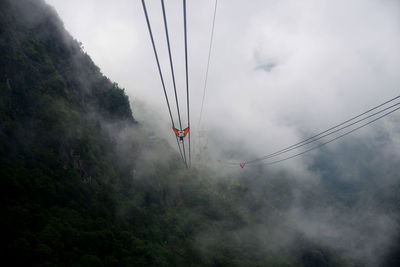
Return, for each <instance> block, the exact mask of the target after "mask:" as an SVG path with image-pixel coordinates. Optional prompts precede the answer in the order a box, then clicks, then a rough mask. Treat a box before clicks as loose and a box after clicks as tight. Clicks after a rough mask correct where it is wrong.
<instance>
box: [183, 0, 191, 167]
mask: <svg viewBox="0 0 400 267" xmlns="http://www.w3.org/2000/svg"><path fill="white" fill-rule="evenodd" d="M183 27H184V32H185V68H186V102H187V104H186V106H187V117H188V127H189V136H188V138H189V167H190V166H191V164H192V155H191V150H190V132H191V129H190V108H189V71H188V48H187V47H188V45H187V24H186V0H183Z"/></svg>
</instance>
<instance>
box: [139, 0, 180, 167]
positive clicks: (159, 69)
mask: <svg viewBox="0 0 400 267" xmlns="http://www.w3.org/2000/svg"><path fill="white" fill-rule="evenodd" d="M142 6H143V11H144V15H145V17H146V22H147V28H148V30H149V35H150V39H151V44H152V46H153V52H154V56H155V58H156V62H157V68H158V73H159V74H160V79H161V84H162V87H163V90H164V95H165V100H166V101H167V106H168V112H169V116H170V118H171V123H172V126H173V127H175V123H174V119H173V116H172V112H171V107H170V104H169V100H168V95H167V91H166V89H165V82H164V77H163V74H162V71H161V66H160V61H159V58H158V54H157V49H156V45H155V42H154V38H153V32H152V30H151V25H150V20H149V16H148V13H147V8H146V3H145V1H144V0H142ZM175 93H176V92H175ZM178 112H179V109H178ZM179 122H180V118H179ZM181 129H182V126H181ZM176 142H177V144H178V148H179V153H180V155H181V157H182V160H183V162H184V163H185V164H186V157H184V154H182V149H181V146H180V144H179V141H178V137H177V136H176ZM183 149H184V147H183Z"/></svg>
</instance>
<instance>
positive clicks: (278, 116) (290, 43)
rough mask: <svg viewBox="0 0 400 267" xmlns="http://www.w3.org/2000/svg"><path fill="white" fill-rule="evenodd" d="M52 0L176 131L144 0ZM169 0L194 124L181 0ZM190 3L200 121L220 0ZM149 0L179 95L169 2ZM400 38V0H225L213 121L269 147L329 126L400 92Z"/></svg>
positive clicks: (134, 94)
mask: <svg viewBox="0 0 400 267" xmlns="http://www.w3.org/2000/svg"><path fill="white" fill-rule="evenodd" d="M46 1H47V2H48V3H49V4H51V5H53V6H54V7H55V8H56V10H57V12H58V13H59V15H60V17H61V19H62V20H63V21H64V23H65V26H66V28H67V30H68V31H69V32H70V33H71V34H72V35H73V36H74V37H75V38H76V39H78V40H79V41H81V42H82V43H83V45H84V47H85V51H87V53H88V54H89V55H90V56H91V57H92V59H93V60H94V61H95V63H96V64H97V65H98V66H99V67H100V68H101V70H102V71H103V73H104V74H105V75H107V76H109V77H110V78H111V79H112V80H114V81H115V82H117V83H118V84H119V85H120V86H122V87H124V88H125V89H126V92H127V93H128V95H129V96H130V98H131V101H132V102H133V104H135V102H137V101H144V102H145V103H146V105H147V106H148V107H150V108H154V109H155V110H157V111H158V112H159V113H160V114H159V115H157V116H159V117H158V119H157V120H158V122H163V123H165V125H164V127H165V129H167V130H169V127H170V124H169V116H168V113H167V107H166V104H165V99H164V95H163V92H162V87H161V82H160V79H159V76H158V72H157V67H156V63H155V59H154V55H153V51H152V48H151V43H150V38H149V35H148V32H147V28H146V27H147V26H146V24H145V18H144V15H143V10H142V6H141V1H140V0H129V1H128V0H114V1H105V0H84V1H82V0H68V1H65V0H46ZM165 2H166V8H167V18H168V23H169V30H170V34H171V36H170V38H171V42H172V43H171V45H172V52H173V57H174V61H175V69H176V76H177V83H178V93H179V94H180V104H181V108H182V109H183V111H182V116H183V117H184V121H185V123H186V116H187V115H186V111H185V110H186V105H185V102H186V101H185V98H184V97H185V95H184V93H185V87H184V83H185V80H184V54H183V53H184V50H183V24H182V22H183V16H182V1H178V0H166V1H165ZM187 2H188V3H187V4H188V38H189V64H190V66H189V68H190V70H189V71H190V88H191V89H190V90H191V120H192V125H193V130H196V126H197V120H198V117H199V110H200V104H201V97H202V92H203V91H202V90H203V85H204V76H205V69H206V63H207V53H208V45H209V38H210V32H211V23H212V16H213V7H214V0H188V1H187ZM147 5H148V11H149V15H150V19H151V23H152V26H153V29H154V34H155V38H156V42H157V48H158V50H159V55H160V59H161V61H162V66H163V71H164V76H165V78H166V81H167V85H168V90H169V92H170V99H171V100H170V101H173V95H172V84H171V76H170V72H169V69H168V67H169V65H168V64H169V62H168V54H167V50H166V48H167V47H166V41H165V33H164V32H163V28H162V27H163V25H162V13H161V4H160V1H158V0H148V1H147ZM399 47H400V2H399V1H397V0H335V1H321V0H304V1H295V0H279V1H278V0H252V1H243V0H242V1H237V0H219V1H218V10H217V20H216V25H215V39H214V46H213V50H212V57H211V66H210V73H209V83H208V88H207V94H206V102H205V113H204V123H205V126H204V127H205V128H206V129H207V130H208V131H209V132H212V134H223V135H226V138H227V140H232V142H233V143H232V144H233V145H234V144H236V143H241V144H245V145H246V146H248V147H250V148H251V149H252V150H253V151H254V152H255V153H256V154H260V155H263V154H267V153H268V152H271V151H273V150H275V149H279V148H281V147H282V146H285V145H290V144H292V143H293V142H296V141H298V139H299V138H300V133H315V132H318V131H320V130H324V129H325V128H327V127H329V126H331V125H334V124H336V123H338V122H341V121H343V120H345V119H347V118H349V117H351V116H353V115H355V114H357V113H360V112H362V111H364V110H366V109H368V108H370V107H372V106H374V105H376V104H379V103H381V102H383V101H385V100H387V99H390V98H392V97H394V96H396V95H398V94H399V92H400V90H399V89H400V86H399V85H400V75H399V74H400V50H399ZM173 103H174V102H173ZM173 110H174V111H175V108H174V109H173ZM134 112H135V106H134ZM136 116H137V117H139V118H140V114H136ZM372 127H373V126H372ZM171 137H172V135H171ZM172 140H173V139H172Z"/></svg>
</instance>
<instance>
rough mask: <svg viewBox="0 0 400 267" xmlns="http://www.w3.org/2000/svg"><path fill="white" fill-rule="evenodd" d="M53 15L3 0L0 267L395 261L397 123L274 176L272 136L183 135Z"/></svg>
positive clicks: (35, 2) (399, 232)
mask: <svg viewBox="0 0 400 267" xmlns="http://www.w3.org/2000/svg"><path fill="white" fill-rule="evenodd" d="M137 2H139V1H137ZM165 2H166V4H167V5H168V4H169V2H170V1H165ZM191 2H192V1H188V4H191ZM221 2H223V1H221ZM227 2H228V1H225V3H222V4H221V6H222V7H221V9H219V11H220V10H221V12H222V10H223V8H226V9H227V10H229V7H227V5H228V3H227ZM147 3H149V1H147ZM179 3H180V2H179ZM212 3H214V2H212ZM137 4H141V3H137ZM149 5H151V4H149ZM250 5H251V4H250ZM140 7H141V6H140ZM167 7H168V6H167ZM55 10H56V9H55V8H53V7H52V6H50V5H49V4H47V3H46V2H45V1H44V0H0V183H1V184H0V189H1V191H2V192H1V194H0V198H1V201H0V203H1V204H0V205H1V212H2V214H1V220H0V222H1V223H0V225H1V231H2V232H1V252H2V258H3V259H2V260H3V262H4V263H3V266H82V267H83V266H246V267H247V266H249V267H251V266H254V267H256V266H260V267H261V266H273V267H279V266H281V267H284V266H285V267H289V266H293V267H323V266H329V267H336V266H338V267H339V266H343V267H344V266H352V267H361V266H366V267H369V266H385V267H392V266H393V267H395V266H400V217H399V216H400V164H399V162H400V154H399V149H400V135H399V132H400V125H399V121H400V117H399V116H400V115H399V113H393V114H390V116H387V117H386V118H384V119H382V120H380V121H377V122H374V124H372V125H370V126H369V128H368V129H369V130H365V131H364V132H362V133H360V134H359V135H357V134H355V135H349V136H346V138H343V139H340V141H339V140H338V141H337V142H335V143H333V144H329V145H326V146H320V147H319V146H318V147H317V148H318V149H315V150H313V151H312V152H311V151H310V152H311V153H308V154H307V155H304V158H302V160H299V161H293V162H292V163H290V161H289V160H288V161H285V162H279V164H274V165H271V166H270V165H268V164H265V162H266V161H265V160H266V159H269V157H270V156H271V155H270V154H269V155H267V156H264V157H262V158H259V157H260V155H263V154H260V153H259V151H267V152H268V151H270V150H271V147H273V145H274V144H273V140H272V139H271V140H270V142H269V143H268V144H265V143H256V142H255V141H254V140H256V138H257V135H263V132H262V131H260V132H258V133H257V135H254V134H253V133H254V132H252V131H253V130H252V129H245V130H243V129H242V126H241V125H238V124H235V123H231V122H230V120H231V119H232V118H226V119H225V120H226V121H227V123H228V121H229V123H231V125H233V126H231V127H232V128H233V129H234V130H232V131H231V130H230V129H229V130H226V131H225V130H220V128H218V126H215V128H213V127H214V124H211V125H212V127H209V128H210V129H209V130H208V132H203V133H201V132H200V133H199V134H197V133H196V132H194V131H193V133H192V132H190V131H192V129H195V127H192V128H190V129H189V126H187V125H186V124H184V125H181V127H179V123H178V120H176V121H175V123H174V121H173V122H172V124H173V127H174V128H173V129H174V131H172V129H170V128H171V127H170V124H169V123H170V121H169V114H171V111H170V113H169V114H167V111H168V110H167V106H166V105H165V103H164V102H162V103H163V106H162V107H161V108H160V109H159V110H156V109H153V108H154V106H152V105H146V103H142V102H141V100H137V99H136V98H135V92H134V91H129V93H128V89H123V88H122V86H120V85H119V84H118V83H117V82H116V81H112V80H111V79H110V78H108V77H107V76H106V75H105V74H104V73H103V72H102V70H101V69H100V68H99V67H98V66H97V65H96V63H95V62H94V61H93V60H92V58H91V57H90V55H89V53H88V52H86V51H85V48H84V47H83V45H82V43H80V42H79V41H78V40H77V39H75V38H74V37H73V36H72V35H71V33H69V32H68V31H67V30H66V29H65V27H64V23H63V22H62V20H61V19H60V17H59V15H58V14H57V12H56V11H55ZM140 11H141V10H140ZM150 11H151V10H150ZM150 11H149V14H150V15H152V13H150ZM167 11H168V9H167ZM180 12H181V11H180ZM199 12H200V11H199ZM226 12H228V11H226ZM140 14H141V13H140ZM179 14H180V15H181V13H179ZM214 16H215V15H214ZM171 17H172V16H171ZM144 18H145V17H144V15H143V18H142V19H143V23H145V20H144ZM150 18H151V17H150ZM159 20H160V21H162V20H161V16H160V18H159ZM214 20H215V17H214ZM154 21H156V19H154V18H153V22H154ZM189 22H190V21H189ZM143 25H145V24H143ZM146 27H147V26H146ZM221 28H223V27H222V26H221ZM223 29H225V28H223ZM145 30H146V31H147V28H145ZM239 30H240V29H238V31H239ZM221 31H223V30H221ZM154 32H155V34H156V33H157V31H156V30H155V31H154ZM189 33H190V32H189ZM146 34H147V32H146ZM189 37H190V35H189ZM146 38H148V35H146ZM146 42H147V43H146V45H147V48H148V49H149V51H150V52H153V50H151V49H152V47H150V46H151V42H150V38H148V39H146ZM191 43H195V42H194V41H191V42H189V44H191ZM232 46H234V45H232ZM220 53H221V54H222V53H223V51H221V52H220ZM360 53H361V52H360ZM166 55H167V54H166ZM152 56H153V55H152ZM160 58H161V59H163V58H164V57H163V56H160ZM165 58H166V59H168V58H167V56H165ZM205 58H207V56H205ZM148 60H149V61H150V60H151V64H153V65H151V66H152V67H154V69H152V71H153V70H154V73H155V74H154V75H158V72H156V71H158V69H156V63H155V61H154V59H153V58H150V59H148ZM274 60H275V59H274ZM272 61H273V60H271V62H272ZM277 61H278V60H277ZM182 62H183V61H182ZM205 62H206V61H205ZM134 64H136V65H138V66H141V64H142V62H139V61H138V62H134ZM143 64H144V63H143ZM216 64H218V61H217V63H216ZM259 65H260V66H267V67H268V68H267V70H264V69H266V68H265V67H257V68H253V69H252V71H254V72H260V71H261V72H264V73H262V75H270V74H271V73H273V72H275V71H280V68H284V66H283V67H281V65H280V64H278V63H276V64H275V61H274V63H268V64H264V63H263V64H259ZM182 69H184V68H182ZM211 70H212V68H211ZM143 71H144V72H145V71H147V68H145V67H143ZM207 71H208V69H207ZM160 72H161V71H160ZM177 72H179V69H178V70H177ZM182 73H183V71H182ZM152 79H154V80H156V82H158V83H159V82H160V81H159V76H154V77H152ZM165 79H166V80H167V79H169V78H165ZM254 79H256V78H254ZM137 86H138V87H140V86H143V85H141V84H138V85H137ZM159 87H161V83H160V85H159ZM193 87H194V86H193ZM146 90H150V89H148V88H146ZM157 90H158V91H157V93H158V94H160V95H162V94H163V92H162V91H161V89H160V88H157ZM193 90H194V89H193ZM128 95H129V97H128ZM165 95H167V94H165ZM171 95H172V94H171ZM162 97H164V95H162ZM255 98H257V96H256V97H255ZM383 98H384V97H383ZM171 99H172V100H173V98H172V97H171ZM162 100H163V101H164V99H162ZM172 100H171V101H172ZM203 100H204V97H203ZM185 101H186V99H184V100H183V101H181V103H185ZM210 101H213V100H210ZM232 101H233V100H232ZM257 101H259V100H257V99H256V100H254V103H256V102H257ZM227 102H229V99H228V100H227ZM376 102H377V103H380V102H379V100H377V101H376ZM188 103H189V97H188ZM228 104H229V103H227V104H226V103H224V104H220V105H219V106H222V107H221V110H222V109H223V108H225V105H226V106H228ZM171 105H172V104H171ZM182 105H184V104H182ZM185 105H186V104H185ZM254 105H256V104H254ZM263 105H267V104H264V103H263ZM396 105H397V104H396ZM185 107H186V106H185ZM396 107H397V106H396ZM168 108H169V106H168ZM172 108H174V106H173V107H172ZM188 109H189V107H188ZM201 109H203V107H201ZM237 109H240V107H235V108H234V110H237ZM339 109H340V107H339V108H337V110H339ZM160 110H161V111H160ZM210 110H211V109H210ZM363 110H365V109H362V110H358V109H356V108H354V109H353V110H352V112H353V113H354V114H356V113H357V112H360V111H363ZM212 111H213V112H214V111H215V114H218V111H219V109H214V110H212ZM173 112H175V109H173ZM182 112H183V111H182ZM335 112H336V110H335ZM160 113H162V115H160V116H159V115H158V114H160ZM209 113H210V112H209ZM244 113H245V112H244ZM294 113H295V112H292V113H291V114H293V117H295V115H296V114H294ZM173 114H175V113H173ZM185 114H186V113H185ZM164 115H165V116H164ZM207 116H209V115H208V113H206V111H204V115H203V118H202V120H203V121H205V120H206V119H207ZM213 116H214V115H213ZM215 116H216V117H217V116H219V115H215ZM234 116H235V113H233V112H232V116H231V117H234ZM243 116H244V117H246V113H245V114H244V115H243ZM164 117H165V118H167V120H166V122H164V121H162V120H163V118H164ZM172 117H173V116H172V114H171V119H172ZM210 117H212V116H210ZM250 117H251V116H249V120H252V119H253V118H250ZM286 117H288V116H286ZM286 117H285V118H286ZM160 118H162V119H160ZM196 119H197V118H196ZM185 120H186V118H185ZM193 120H194V119H193ZM223 120H224V119H221V121H223ZM246 120H247V118H246ZM307 120H308V118H307ZM310 120H311V119H310ZM159 121H162V122H159ZM289 121H290V119H287V120H285V121H282V122H279V125H280V126H282V125H285V123H288V124H289ZM331 121H334V120H331ZM334 122H335V121H334ZM223 123H225V122H221V124H223ZM257 123H258V122H257ZM263 123H264V122H263ZM290 123H292V122H291V121H290ZM193 124H195V122H193ZM259 124H262V123H259ZM292 124H293V125H295V123H292ZM165 125H168V129H167V130H165V132H167V131H168V132H167V134H164V133H165V132H164V130H162V131H158V130H157V129H159V128H166V127H165ZM323 125H326V124H323ZM282 127H283V126H282ZM328 127H329V125H328V126H327V127H325V128H328ZM221 128H223V127H222V126H221ZM243 128H244V127H243ZM277 128H278V127H277ZM310 128H311V127H310ZM322 128H324V127H322ZM214 129H215V130H214ZM313 129H315V128H313ZM271 131H272V130H271ZM310 132H311V134H310ZM360 132H361V131H360ZM190 133H192V134H191V135H190ZM228 133H231V134H232V136H234V135H235V134H242V135H243V136H244V137H245V140H250V141H249V142H251V143H252V144H254V147H255V148H256V149H252V148H249V146H247V143H245V142H239V141H235V140H234V138H233V137H232V136H229V134H228ZM297 133H298V136H299V138H298V139H299V140H303V139H307V138H308V137H309V136H312V135H313V134H314V132H312V131H311V130H307V131H304V132H301V131H298V132H296V134H297ZM171 136H172V138H171ZM288 136H289V134H288ZM188 138H192V143H191V146H192V148H191V149H192V150H189V149H190V145H189V143H188V140H190V139H188ZM196 138H197V139H196ZM281 138H282V139H285V138H286V136H284V135H282V136H281ZM287 139H288V140H289V139H290V138H289V137H287ZM290 140H297V139H296V138H293V139H290ZM175 141H176V142H175ZM184 141H185V142H186V143H184ZM280 142H283V141H280ZM296 142H297V141H293V143H296ZM290 143H291V142H290ZM290 143H289V144H290ZM177 144H178V146H177ZM182 144H185V145H186V147H185V146H184V145H183V147H182ZM279 144H281V143H279ZM285 144H286V145H289V144H287V143H285ZM318 144H321V143H318ZM327 144H328V143H327ZM181 147H182V148H181ZM181 149H184V150H183V151H182V150H181ZM185 149H186V150H185ZM257 149H259V150H257ZM289 149H290V147H289ZM286 150H287V149H286ZM286 150H283V151H281V152H285V151H286ZM184 153H185V154H184ZM189 153H190V157H191V158H190V160H189ZM279 153H280V152H278V154H279ZM272 156H274V155H272ZM299 156H303V155H299ZM185 157H187V158H185ZM296 157H297V156H296ZM243 158H246V159H249V160H248V161H246V162H244V161H241V160H242V159H243ZM282 158H284V157H282ZM252 159H256V160H253V161H252ZM268 162H271V161H267V163H268ZM277 163H278V162H277ZM239 164H242V165H239ZM285 164H286V165H285Z"/></svg>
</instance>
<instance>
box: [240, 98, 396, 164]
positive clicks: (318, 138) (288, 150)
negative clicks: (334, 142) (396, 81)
mask: <svg viewBox="0 0 400 267" xmlns="http://www.w3.org/2000/svg"><path fill="white" fill-rule="evenodd" d="M398 105H400V103H396V104H394V105H392V106H390V107H387V108H385V109H382V110H380V111H377V112H375V113H373V114H371V115H368V116H367V117H365V118H362V119H359V120H357V121H355V122H352V123H350V124H348V125H346V126H343V127H340V128H338V129H336V130H334V131H332V132H329V133H326V134H324V135H321V136H319V137H317V138H315V139H312V140H310V141H308V142H305V143H302V144H300V145H297V146H293V147H292V148H290V149H287V150H284V151H280V152H279V153H274V154H271V155H268V156H265V157H263V158H259V159H258V160H257V161H262V160H266V159H269V158H274V157H276V156H279V155H281V154H285V153H287V152H290V151H292V150H295V149H298V148H300V147H303V146H305V145H308V144H311V143H314V142H316V141H318V140H320V139H322V138H324V137H327V136H330V135H332V134H334V133H337V132H339V131H341V130H344V129H346V128H349V127H351V126H353V125H355V124H358V123H360V122H362V121H365V120H366V119H369V118H371V117H373V116H376V115H378V114H380V113H382V112H384V111H387V110H389V109H391V108H393V107H395V106H398ZM254 162H255V161H252V162H244V163H245V164H251V163H254Z"/></svg>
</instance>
